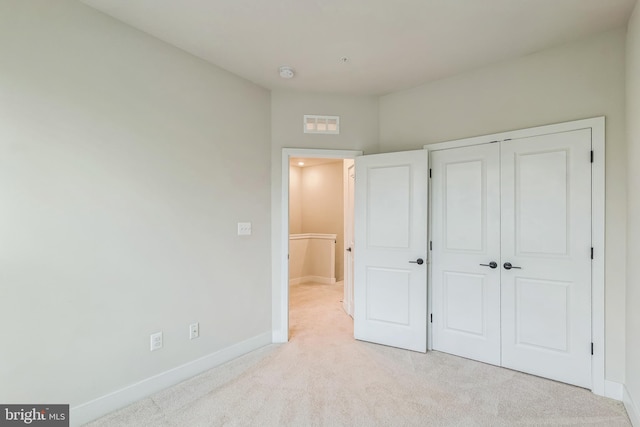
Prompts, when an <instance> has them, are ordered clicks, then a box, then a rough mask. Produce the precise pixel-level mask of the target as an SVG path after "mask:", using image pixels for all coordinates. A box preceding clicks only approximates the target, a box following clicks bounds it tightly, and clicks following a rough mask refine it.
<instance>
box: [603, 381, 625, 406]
mask: <svg viewBox="0 0 640 427" xmlns="http://www.w3.org/2000/svg"><path fill="white" fill-rule="evenodd" d="M623 394H624V385H622V384H621V383H617V382H615V381H609V380H604V396H605V397H608V398H609V399H615V400H619V401H622V396H623Z"/></svg>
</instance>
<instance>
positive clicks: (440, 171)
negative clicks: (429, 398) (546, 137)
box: [431, 143, 500, 365]
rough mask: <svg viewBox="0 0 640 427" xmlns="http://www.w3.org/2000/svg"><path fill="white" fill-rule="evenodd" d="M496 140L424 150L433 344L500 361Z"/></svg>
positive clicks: (434, 346) (487, 360)
mask: <svg viewBox="0 0 640 427" xmlns="http://www.w3.org/2000/svg"><path fill="white" fill-rule="evenodd" d="M499 156H500V146H499V144H496V143H494V144H484V145H477V146H473V147H465V148H454V149H449V150H442V151H435V152H433V153H431V168H432V179H431V197H432V199H431V200H432V203H433V205H432V206H433V210H432V220H431V221H432V222H431V232H432V237H431V239H432V241H433V247H432V251H431V256H432V259H431V261H432V276H431V277H432V298H433V303H432V313H433V319H432V323H433V328H432V331H433V337H432V338H433V341H432V343H433V348H434V350H439V351H444V352H446V353H451V354H456V355H459V356H463V357H468V358H470V359H475V360H480V361H482V362H486V363H491V364H494V365H500V268H499V266H498V263H499V262H500V164H499V159H500V157H499Z"/></svg>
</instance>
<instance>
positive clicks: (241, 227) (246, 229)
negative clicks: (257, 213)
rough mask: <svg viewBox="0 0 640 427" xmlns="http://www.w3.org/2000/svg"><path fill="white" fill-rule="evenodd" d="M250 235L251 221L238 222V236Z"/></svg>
mask: <svg viewBox="0 0 640 427" xmlns="http://www.w3.org/2000/svg"><path fill="white" fill-rule="evenodd" d="M250 235H251V223H250V222H239V223H238V236H250Z"/></svg>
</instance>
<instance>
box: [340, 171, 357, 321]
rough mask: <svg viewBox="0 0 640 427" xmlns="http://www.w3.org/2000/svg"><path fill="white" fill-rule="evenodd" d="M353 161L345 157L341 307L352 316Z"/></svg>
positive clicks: (353, 241)
mask: <svg viewBox="0 0 640 427" xmlns="http://www.w3.org/2000/svg"><path fill="white" fill-rule="evenodd" d="M355 168H356V166H355V163H354V161H353V160H351V159H346V160H345V164H344V169H345V178H344V180H345V185H344V187H345V191H344V298H343V307H344V310H345V311H346V312H347V314H348V315H349V316H351V317H353V254H354V251H355V240H354V211H353V209H354V203H355V198H354V196H355V178H356V171H355Z"/></svg>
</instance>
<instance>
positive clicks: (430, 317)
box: [429, 313, 433, 323]
mask: <svg viewBox="0 0 640 427" xmlns="http://www.w3.org/2000/svg"><path fill="white" fill-rule="evenodd" d="M429 321H430V322H431V323H433V313H431V314H430V315H429Z"/></svg>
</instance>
